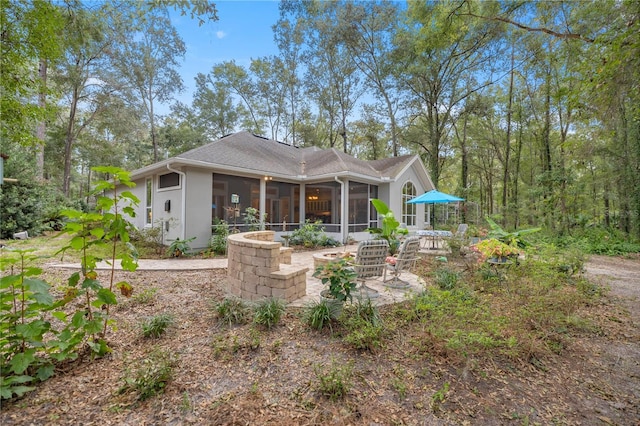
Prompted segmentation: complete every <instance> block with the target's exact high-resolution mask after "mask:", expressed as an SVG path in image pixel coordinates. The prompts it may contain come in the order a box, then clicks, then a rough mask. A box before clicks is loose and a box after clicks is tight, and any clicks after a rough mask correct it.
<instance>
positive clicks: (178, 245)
mask: <svg viewBox="0 0 640 426" xmlns="http://www.w3.org/2000/svg"><path fill="white" fill-rule="evenodd" d="M195 239H196V237H191V238H187V239H186V240H181V239H180V238H176V239H175V240H173V242H172V243H171V245H170V246H169V248H168V249H167V255H169V256H171V257H181V256H182V255H185V256H188V255H189V252H190V251H191V246H190V245H189V243H190V242H191V241H193V240H195Z"/></svg>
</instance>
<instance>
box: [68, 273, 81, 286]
mask: <svg viewBox="0 0 640 426" xmlns="http://www.w3.org/2000/svg"><path fill="white" fill-rule="evenodd" d="M79 282H80V272H74V273H73V274H71V276H70V277H69V286H70V287H75V286H77V285H78V283H79Z"/></svg>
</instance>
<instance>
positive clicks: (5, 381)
mask: <svg viewBox="0 0 640 426" xmlns="http://www.w3.org/2000/svg"><path fill="white" fill-rule="evenodd" d="M0 380H1V381H0V383H2V386H3V387H4V386H6V385H11V384H13V383H29V382H32V381H33V377H31V376H29V375H27V374H20V375H15V376H8V377H0Z"/></svg>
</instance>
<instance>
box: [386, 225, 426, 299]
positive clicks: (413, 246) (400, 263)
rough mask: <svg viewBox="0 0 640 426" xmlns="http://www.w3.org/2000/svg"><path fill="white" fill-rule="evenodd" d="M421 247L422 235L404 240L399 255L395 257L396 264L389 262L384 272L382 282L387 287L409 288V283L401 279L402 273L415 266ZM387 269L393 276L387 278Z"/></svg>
mask: <svg viewBox="0 0 640 426" xmlns="http://www.w3.org/2000/svg"><path fill="white" fill-rule="evenodd" d="M419 249H420V237H417V236H413V237H408V238H407V239H405V240H404V241H403V242H402V245H401V246H400V250H399V251H398V257H396V258H395V264H391V263H387V265H386V268H385V270H384V273H383V277H382V282H383V284H384V285H386V286H387V287H392V288H408V287H409V283H408V282H406V281H402V280H401V279H400V274H402V273H403V272H405V271H408V270H409V269H411V268H413V266H414V265H415V264H416V261H417V260H418V258H419V257H418V250H419ZM387 271H389V272H390V273H391V274H392V275H393V277H392V278H390V279H387Z"/></svg>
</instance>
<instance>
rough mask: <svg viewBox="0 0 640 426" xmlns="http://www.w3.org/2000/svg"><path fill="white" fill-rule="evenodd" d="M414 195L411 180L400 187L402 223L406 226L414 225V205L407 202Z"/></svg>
mask: <svg viewBox="0 0 640 426" xmlns="http://www.w3.org/2000/svg"><path fill="white" fill-rule="evenodd" d="M415 197H416V187H415V185H414V184H413V183H412V182H407V183H405V184H404V186H403V187H402V223H404V224H406V225H407V226H415V225H416V205H415V204H407V201H409V200H411V199H412V198H415Z"/></svg>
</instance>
